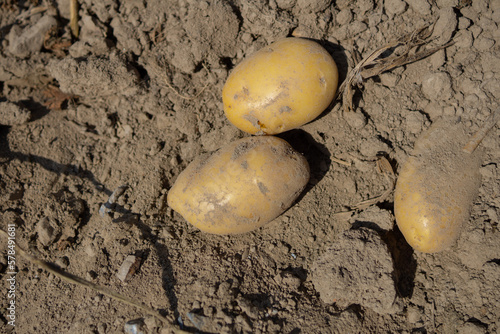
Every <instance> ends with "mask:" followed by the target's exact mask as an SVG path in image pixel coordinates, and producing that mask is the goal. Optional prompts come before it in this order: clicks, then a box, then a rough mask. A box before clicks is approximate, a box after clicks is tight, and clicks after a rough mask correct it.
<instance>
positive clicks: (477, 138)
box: [462, 110, 500, 154]
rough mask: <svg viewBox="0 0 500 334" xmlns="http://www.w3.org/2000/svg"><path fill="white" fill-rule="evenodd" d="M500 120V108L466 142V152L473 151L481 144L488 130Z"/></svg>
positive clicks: (464, 148)
mask: <svg viewBox="0 0 500 334" xmlns="http://www.w3.org/2000/svg"><path fill="white" fill-rule="evenodd" d="M498 121H500V110H497V111H494V112H492V113H491V115H490V116H489V117H488V118H487V119H486V121H485V122H484V124H483V126H482V127H481V128H480V129H479V130H478V131H477V132H476V133H475V134H474V135H473V136H472V137H471V139H470V140H469V141H468V142H467V144H465V146H464V147H463V148H462V150H463V151H464V152H466V153H469V154H471V153H473V152H474V151H475V150H476V148H477V147H478V146H479V144H480V143H481V142H482V141H483V139H484V137H486V135H487V134H488V132H489V131H490V130H491V129H492V128H493V127H494V126H495V124H497V123H498Z"/></svg>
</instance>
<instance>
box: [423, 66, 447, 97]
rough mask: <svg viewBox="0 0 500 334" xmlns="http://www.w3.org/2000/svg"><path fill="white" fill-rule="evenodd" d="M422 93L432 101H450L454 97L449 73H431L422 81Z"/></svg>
mask: <svg viewBox="0 0 500 334" xmlns="http://www.w3.org/2000/svg"><path fill="white" fill-rule="evenodd" d="M422 93H424V95H425V97H426V98H427V99H429V100H431V101H434V100H448V99H450V98H451V95H452V88H451V78H450V76H449V75H448V73H445V72H438V73H431V74H428V75H427V76H425V77H424V80H423V81H422Z"/></svg>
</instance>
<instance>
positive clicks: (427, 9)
mask: <svg viewBox="0 0 500 334" xmlns="http://www.w3.org/2000/svg"><path fill="white" fill-rule="evenodd" d="M410 6H411V7H412V8H413V10H414V11H415V12H417V13H419V14H421V15H424V16H425V15H430V14H431V5H430V4H429V2H428V1H427V0H412V1H410Z"/></svg>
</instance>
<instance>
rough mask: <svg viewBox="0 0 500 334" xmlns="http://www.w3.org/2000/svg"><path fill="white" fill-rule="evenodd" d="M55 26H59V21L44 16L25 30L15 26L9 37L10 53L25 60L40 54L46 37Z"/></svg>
mask: <svg viewBox="0 0 500 334" xmlns="http://www.w3.org/2000/svg"><path fill="white" fill-rule="evenodd" d="M55 26H57V20H56V19H55V17H53V16H44V17H42V18H41V19H40V20H38V22H37V23H35V25H33V26H31V27H29V28H26V29H24V30H21V28H20V27H19V26H18V25H14V26H13V27H12V29H11V31H10V33H9V36H8V39H9V43H10V44H9V52H10V53H12V54H14V55H16V56H18V57H23V58H24V57H28V56H29V55H30V54H32V53H35V52H39V51H40V50H41V49H42V46H43V41H44V38H45V35H46V34H47V32H48V31H49V30H50V29H52V27H55Z"/></svg>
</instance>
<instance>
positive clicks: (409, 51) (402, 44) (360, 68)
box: [336, 25, 453, 112]
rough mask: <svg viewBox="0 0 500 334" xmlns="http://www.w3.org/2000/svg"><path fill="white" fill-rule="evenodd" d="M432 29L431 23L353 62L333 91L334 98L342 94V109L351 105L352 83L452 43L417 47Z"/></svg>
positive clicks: (351, 106) (350, 109)
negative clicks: (386, 53) (335, 91)
mask: <svg viewBox="0 0 500 334" xmlns="http://www.w3.org/2000/svg"><path fill="white" fill-rule="evenodd" d="M432 31H433V26H432V25H429V26H425V27H423V28H421V29H418V30H416V31H414V32H412V33H410V34H407V35H405V36H403V37H401V38H399V39H397V40H395V41H392V42H390V43H388V44H387V45H385V46H383V47H381V48H378V49H376V50H375V51H373V52H371V53H370V54H369V55H368V56H367V57H365V58H364V59H362V60H361V61H359V62H358V63H357V64H356V66H355V67H354V68H353V69H352V70H351V71H349V73H348V74H347V77H346V79H345V80H344V82H343V83H342V84H341V85H340V87H339V90H338V92H337V95H336V98H338V97H339V96H342V99H343V102H344V103H343V104H344V111H345V112H348V111H352V110H353V109H354V106H353V102H352V100H353V96H354V87H355V86H360V85H361V84H362V83H363V81H364V80H366V79H368V78H371V77H374V76H377V75H379V74H381V73H383V72H385V71H389V70H392V69H394V68H396V67H399V66H403V65H406V64H409V63H413V62H415V61H418V60H420V59H422V58H425V57H427V56H429V55H431V54H433V53H435V52H436V51H438V50H441V49H444V48H446V47H448V46H450V45H452V44H453V41H452V42H449V43H446V44H443V45H438V46H434V47H430V48H427V49H423V50H420V49H419V48H420V47H422V46H425V45H427V44H429V43H430V42H431V41H432V39H431V38H430V37H431V35H432ZM389 50H392V51H393V52H392V53H391V54H390V55H388V56H384V53H385V52H386V51H389Z"/></svg>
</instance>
